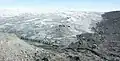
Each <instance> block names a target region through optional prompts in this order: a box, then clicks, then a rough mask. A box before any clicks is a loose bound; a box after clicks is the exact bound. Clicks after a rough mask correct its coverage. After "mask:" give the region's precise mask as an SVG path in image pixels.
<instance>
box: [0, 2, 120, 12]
mask: <svg viewBox="0 0 120 61" xmlns="http://www.w3.org/2000/svg"><path fill="white" fill-rule="evenodd" d="M0 8H41V9H44V8H50V9H75V10H82V11H84V10H85V11H111V10H120V0H0Z"/></svg>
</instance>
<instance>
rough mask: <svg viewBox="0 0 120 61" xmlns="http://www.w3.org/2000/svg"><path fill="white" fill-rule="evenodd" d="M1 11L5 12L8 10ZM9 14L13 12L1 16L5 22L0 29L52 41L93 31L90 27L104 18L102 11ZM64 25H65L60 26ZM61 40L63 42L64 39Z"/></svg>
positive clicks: (0, 25) (0, 24)
mask: <svg viewBox="0 0 120 61" xmlns="http://www.w3.org/2000/svg"><path fill="white" fill-rule="evenodd" d="M1 12H3V13H5V12H6V11H5V12H4V11H1ZM7 14H8V15H7ZM9 14H11V13H8V12H7V13H6V17H5V16H4V17H3V16H0V17H2V18H4V19H2V21H4V23H0V31H4V32H13V31H15V32H13V33H17V35H19V36H23V35H24V37H27V38H30V39H36V38H38V39H40V40H44V39H45V38H47V39H51V41H53V39H54V40H55V38H58V37H59V38H65V37H66V36H67V37H70V36H71V35H77V34H81V33H85V32H88V33H91V32H92V31H91V29H90V27H92V26H93V25H95V23H97V22H99V21H101V20H102V17H101V14H102V13H99V12H83V11H82V12H80V11H65V12H64V11H63V12H52V13H51V12H50V13H42V14H41V13H27V12H26V13H20V12H19V13H17V14H16V12H15V14H16V15H15V16H14V14H13V15H10V17H7V16H9ZM18 14H19V15H18ZM0 21H1V20H0ZM3 25H7V26H3ZM62 25H64V27H60V26H62ZM51 41H50V42H51ZM60 41H61V42H63V41H64V40H60ZM66 42H68V41H66ZM69 42H72V41H69ZM61 44H62V43H61Z"/></svg>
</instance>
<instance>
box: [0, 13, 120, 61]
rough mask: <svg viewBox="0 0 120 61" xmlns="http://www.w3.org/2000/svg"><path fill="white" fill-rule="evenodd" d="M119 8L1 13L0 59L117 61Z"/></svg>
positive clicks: (119, 59) (118, 52) (118, 55)
mask: <svg viewBox="0 0 120 61" xmlns="http://www.w3.org/2000/svg"><path fill="white" fill-rule="evenodd" d="M119 15H120V11H112V12H105V13H99V12H79V11H68V12H54V13H21V14H19V15H16V16H12V17H10V16H7V17H5V16H1V17H0V61H120V43H119V35H120V34H119V33H120V32H119V30H120V27H119V23H120V22H119V20H120V17H119Z"/></svg>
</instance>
